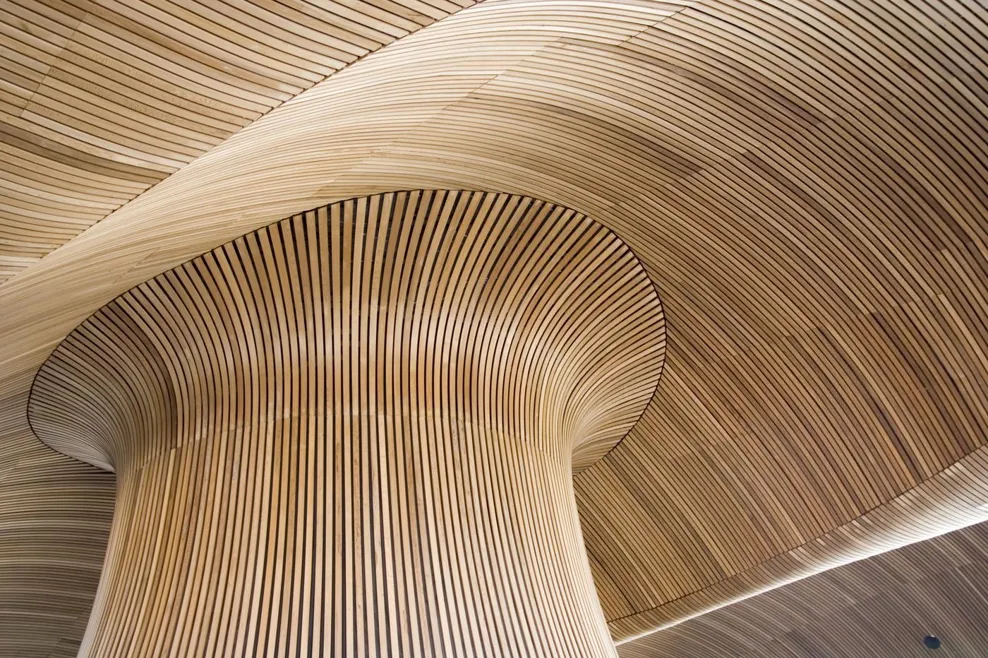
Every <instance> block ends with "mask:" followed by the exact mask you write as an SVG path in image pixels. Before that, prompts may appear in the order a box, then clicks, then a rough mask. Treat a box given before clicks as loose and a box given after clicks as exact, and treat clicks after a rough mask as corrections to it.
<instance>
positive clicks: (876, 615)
mask: <svg viewBox="0 0 988 658" xmlns="http://www.w3.org/2000/svg"><path fill="white" fill-rule="evenodd" d="M986 576H988V526H986V525H985V524H978V525H975V526H971V527H970V528H967V529H964V530H958V531H957V532H954V533H951V534H948V535H944V536H942V537H938V538H936V539H931V540H929V541H926V542H922V543H919V544H913V545H911V546H907V547H905V548H901V549H898V550H896V551H891V552H889V553H885V554H883V555H879V556H877V557H873V558H870V559H868V560H864V561H861V562H857V563H855V564H852V565H848V566H844V567H840V568H838V569H834V570H832V571H828V572H826V573H824V574H821V575H818V576H813V577H811V578H807V579H805V580H801V581H799V582H796V583H793V584H792V585H789V586H787V587H783V588H780V589H777V590H775V591H772V592H769V593H767V594H765V595H763V596H759V597H756V598H754V599H750V600H748V601H745V602H743V603H738V604H736V605H732V606H729V607H726V608H723V609H721V610H718V611H717V612H714V613H711V614H709V615H704V616H702V617H698V618H696V619H693V620H691V621H687V622H685V623H683V624H680V625H679V626H676V627H675V628H671V629H669V630H668V631H663V632H661V633H655V634H654V635H650V636H648V637H646V638H643V639H641V640H638V641H636V642H630V643H628V644H625V645H622V646H621V648H620V650H619V651H618V654H619V655H620V656H621V658H658V657H659V656H677V657H679V658H705V657H707V656H722V657H724V658H742V657H749V656H750V657H755V656H758V657H759V658H761V657H764V658H799V657H803V656H827V657H828V658H830V657H832V658H875V657H880V658H884V657H886V656H889V657H892V656H896V657H900V658H930V657H931V656H937V658H939V657H940V656H944V657H945V658H968V657H972V656H983V655H986V654H988V598H986V592H988V582H986ZM931 634H932V635H936V636H937V637H938V638H940V640H941V641H942V643H943V644H942V646H941V647H940V649H939V650H937V651H930V650H929V649H927V648H926V647H924V646H923V638H924V637H925V636H927V635H931Z"/></svg>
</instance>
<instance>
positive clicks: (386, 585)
mask: <svg viewBox="0 0 988 658" xmlns="http://www.w3.org/2000/svg"><path fill="white" fill-rule="evenodd" d="M663 327H664V325H663V317H662V309H661V306H660V304H659V301H658V298H657V296H656V294H655V290H654V288H653V287H652V283H651V281H650V280H649V278H648V276H647V274H646V273H645V271H644V270H643V269H642V268H641V265H640V263H639V262H638V261H637V259H636V258H635V257H634V255H633V254H632V253H631V252H630V251H629V250H628V249H627V248H626V247H625V246H624V245H623V244H622V243H621V242H620V241H619V240H617V239H616V238H615V237H614V235H613V234H612V233H610V232H609V231H607V230H606V229H604V228H603V227H601V226H599V225H597V224H594V223H593V222H591V221H590V220H589V219H587V218H586V217H585V216H582V215H580V214H578V213H575V212H573V211H571V210H567V209H564V208H560V207H557V206H552V205H550V204H545V203H542V202H538V201H534V200H532V199H530V198H524V197H518V196H510V195H501V194H486V193H459V192H411V193H398V194H386V195H382V196H374V197H371V198H369V199H367V198H362V199H357V200H351V201H347V202H344V203H337V204H333V205H331V206H329V207H322V208H319V209H317V210H313V211H309V212H306V213H304V214H302V215H298V216H295V217H293V218H290V219H288V220H285V221H283V222H280V223H278V224H275V225H273V226H270V227H268V228H266V229H263V230H261V231H259V232H256V233H252V234H249V235H247V236H245V237H243V238H240V239H237V240H235V241H234V242H232V243H229V244H227V245H224V246H223V247H220V248H218V249H216V250H214V251H212V252H210V253H208V254H206V255H203V256H201V257H199V258H196V259H195V260H193V261H190V262H188V263H186V264H184V265H182V266H181V267H179V268H177V269H175V270H172V271H169V272H167V273H165V274H162V275H160V276H158V277H156V278H155V279H153V280H152V281H149V282H147V283H145V284H142V285H141V286H139V287H137V288H136V289H134V290H132V291H130V292H128V293H126V294H125V295H123V296H122V297H120V298H118V299H117V300H115V301H113V302H112V303H111V304H110V305H108V306H107V307H105V308H103V309H101V310H100V311H99V312H98V313H97V314H96V315H95V316H93V317H92V318H90V319H89V320H87V321H86V322H85V323H84V324H83V325H82V326H81V327H79V328H78V329H77V330H76V331H74V332H73V333H72V334H71V335H70V336H69V337H68V338H67V339H66V340H65V341H64V342H63V343H62V345H61V346H60V347H59V348H58V349H57V350H56V351H55V353H54V354H53V355H52V357H51V358H50V359H49V360H48V362H47V363H46V364H45V366H44V367H43V368H42V370H41V372H40V373H39V375H38V378H37V380H36V382H35V386H34V390H33V393H32V399H31V403H30V419H31V423H32V426H33V427H34V430H35V431H36V432H37V433H38V436H39V437H40V438H41V439H42V440H43V441H45V442H47V443H49V445H52V446H55V447H57V448H58V449H59V450H60V451H62V452H65V453H67V454H71V455H73V456H76V457H78V458H80V459H87V460H91V461H94V462H96V463H99V464H102V465H105V466H109V467H112V468H113V469H114V470H115V471H116V472H117V474H118V478H119V479H118V493H117V509H116V514H115V520H114V527H113V531H112V534H111V538H110V543H109V547H108V550H107V561H106V565H105V567H104V571H103V578H102V581H101V585H100V589H99V592H98V594H97V597H96V603H95V606H94V611H93V616H92V618H91V621H90V625H89V628H88V631H87V634H86V637H85V639H84V640H83V642H82V646H81V649H80V652H79V655H80V656H92V657H102V656H107V657H109V656H123V655H135V656H145V655H166V654H167V655H197V656H199V655H223V656H258V655H293V656H298V655H303V656H310V655H311V656H325V655H330V656H365V655H367V656H379V655H380V656H423V657H425V656H429V657H432V656H474V655H490V656H495V655H496V656H519V657H522V656H535V655H545V656H560V657H562V656H573V657H574V658H576V657H588V656H613V655H614V650H613V644H612V642H611V639H610V636H609V634H608V631H607V626H606V624H605V623H604V618H603V615H602V613H601V610H600V607H599V604H598V603H597V600H596V596H595V595H594V591H593V582H592V580H591V578H590V570H589V565H588V563H587V561H586V557H585V554H584V551H583V544H582V539H581V537H580V530H579V524H578V520H577V516H576V505H575V499H574V497H573V491H572V472H573V469H580V468H582V467H585V466H587V465H589V464H590V463H592V462H594V461H596V460H597V459H599V458H600V457H601V456H602V455H603V454H604V453H606V452H607V451H608V450H610V448H611V447H612V446H613V445H614V444H615V443H616V442H617V441H619V440H620V439H621V438H622V437H623V436H624V435H625V434H626V433H627V432H628V430H629V429H630V428H631V427H632V426H633V425H634V423H635V422H636V421H637V419H638V418H639V416H640V415H641V413H642V411H643V410H644V408H645V406H646V405H647V404H648V402H649V400H650V399H651V397H652V394H653V392H654V390H655V386H656V383H657V381H658V377H659V374H660V371H661V367H662V357H663V351H664V335H663Z"/></svg>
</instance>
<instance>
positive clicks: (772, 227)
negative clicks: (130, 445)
mask: <svg viewBox="0 0 988 658" xmlns="http://www.w3.org/2000/svg"><path fill="white" fill-rule="evenodd" d="M986 33H988V9H986V7H985V6H984V3H981V2H975V1H973V0H958V1H957V2H940V1H939V0H936V1H934V0H902V1H899V0H897V1H895V2H892V1H891V0H879V1H872V0H867V1H866V0H828V1H826V2H825V1H824V0H758V1H755V0H704V1H702V2H700V1H697V2H672V3H660V2H635V1H632V0H605V1H603V2H578V1H574V2H566V3H558V2H550V1H549V0H535V1H532V2H513V1H509V0H488V1H486V2H484V3H482V4H480V5H478V6H475V7H470V8H467V9H464V10H463V11H461V12H458V13H457V14H456V15H453V16H450V17H449V18H446V19H443V20H441V21H438V22H436V23H435V24H433V25H430V26H428V27H426V28H424V29H422V30H419V31H418V32H416V33H414V34H411V35H409V36H407V37H404V38H402V39H400V40H398V41H396V42H395V43H392V44H390V45H388V46H386V47H383V48H381V49H380V50H378V51H377V52H375V53H373V54H371V55H369V56H367V57H365V58H363V59H362V60H360V61H358V62H355V63H354V64H352V65H351V66H348V67H346V68H345V69H343V70H341V71H339V72H338V73H336V74H334V75H332V76H330V77H329V78H328V79H327V80H326V81H324V82H323V83H320V84H318V85H315V86H314V87H313V88H312V89H310V90H308V91H306V92H303V93H301V94H299V95H298V96H297V97H295V98H294V99H292V100H291V101H289V102H286V103H285V104H283V105H282V106H280V107H279V108H276V109H275V110H272V111H271V112H269V113H268V114H267V115H265V116H264V117H262V118H261V119H258V120H257V121H256V122H254V123H253V124H251V125H250V126H249V127H247V128H246V129H244V130H242V131H240V132H238V133H236V134H235V135H233V136H232V137H230V138H229V139H227V140H225V141H224V142H223V143H222V144H220V145H218V146H216V147H215V148H214V149H213V150H212V151H211V152H210V153H208V154H207V155H206V156H204V157H202V158H199V159H197V160H195V161H194V162H192V163H190V164H189V165H187V166H186V167H184V168H182V169H181V170H179V171H178V172H176V173H175V174H173V175H171V176H169V177H168V178H167V179H165V180H164V181H162V182H161V183H160V184H158V185H156V186H155V187H154V188H153V189H151V190H148V191H147V192H145V193H143V194H141V195H140V196H138V197H137V198H136V199H134V200H133V201H132V202H130V203H127V204H126V205H124V206H123V207H122V208H120V209H119V210H118V211H117V212H115V213H114V214H113V215H112V216H110V217H108V218H106V219H105V220H104V221H102V222H100V223H99V224H96V225H95V226H93V227H92V228H90V229H89V230H87V231H86V232H85V233H84V234H83V235H80V236H79V237H78V238H77V239H74V240H71V241H69V242H68V243H66V244H65V245H64V246H63V247H61V248H59V249H57V250H55V251H54V252H52V253H51V254H49V256H47V257H46V258H44V259H43V260H42V261H41V262H39V263H37V264H36V265H35V266H33V267H31V268H28V269H27V270H24V271H23V272H21V273H20V274H18V275H17V276H14V277H13V278H11V279H10V280H9V281H7V283H5V284H4V285H3V286H2V288H0V336H2V337H3V340H0V409H2V410H3V411H4V413H5V414H7V413H8V411H9V413H10V414H13V413H14V412H15V411H19V413H23V405H24V400H25V396H26V392H27V390H28V388H29V386H30V384H31V381H32V379H33V378H34V375H35V373H36V372H37V370H38V368H39V367H40V366H41V364H42V363H43V361H44V360H45V358H47V356H48V355H49V353H50V352H51V350H53V349H54V348H55V346H56V345H58V343H59V342H60V341H61V340H62V339H63V338H64V337H65V336H66V335H67V334H68V333H69V332H70V331H71V330H72V329H73V328H74V327H76V326H77V325H78V324H79V323H80V322H82V321H83V320H84V319H85V318H86V317H88V316H89V315H91V314H92V313H93V312H95V311H96V310H97V309H99V308H100V307H101V306H103V305H104V304H106V303H107V302H108V301H110V300H111V299H113V298H114V297H116V296H117V295H119V294H121V293H123V292H125V291H126V290H128V289H130V288H132V287H133V286H135V285H137V284H140V283H142V282H144V281H146V280H148V279H149V278H152V277H154V276H157V275H158V274H160V273H161V272H163V271H166V270H168V269H171V268H173V267H175V266H176V265H178V264H180V263H182V262H184V261H186V260H188V259H190V258H194V257H196V256H198V255H199V254H201V253H203V252H206V251H208V250H210V249H213V248H214V247H216V246H217V245H219V244H222V243H224V242H226V241H229V240H232V239H234V238H236V237H238V236H240V235H243V234H244V233H247V232H249V231H252V230H255V229H257V228H259V227H261V226H264V225H267V224H269V223H271V222H274V221H278V220H279V219H281V218H284V217H287V216H290V215H293V214H295V213H298V212H302V211H304V210H306V209H308V208H313V207H317V206H320V205H322V204H327V203H331V202H334V201H338V200H340V199H346V198H351V197H354V196H359V195H369V194H375V193H379V192H385V191H389V190H396V189H431V188H455V189H484V190H490V191H503V192H507V193H515V194H521V195H529V196H532V197H535V198H540V199H545V200H547V201H550V202H553V203H556V204H559V205H562V206H565V207H569V208H573V209H575V210H577V211H579V212H581V213H583V214H585V215H587V216H589V217H592V218H593V219H594V220H596V221H598V222H599V223H601V224H602V225H604V226H606V227H608V228H610V229H611V230H612V231H614V232H615V234H616V235H617V236H618V237H619V238H621V239H622V240H623V241H624V242H625V243H626V244H628V245H629V246H630V247H631V248H632V249H633V250H634V252H635V253H636V254H637V255H638V257H639V259H640V260H641V262H642V263H643V265H644V266H645V268H646V270H647V271H648V273H649V275H650V277H651V278H652V280H653V281H654V283H655V285H656V287H657V288H658V289H659V291H660V293H661V295H662V299H663V305H664V308H665V312H666V316H667V319H668V323H669V327H668V329H669V354H668V358H667V362H666V366H665V370H664V375H663V379H662V382H661V384H660V387H659V391H658V394H657V396H656V398H655V402H654V403H653V404H652V405H651V406H650V408H649V410H648V411H647V413H646V414H645V416H644V418H643V419H642V421H641V422H640V423H639V424H638V425H637V426H636V428H635V429H634V431H633V432H632V434H631V435H630V436H629V437H628V438H627V439H626V440H625V441H623V442H622V443H621V445H620V446H619V447H618V448H617V449H615V450H613V451H612V452H611V453H610V454H609V455H608V456H607V457H605V458H604V459H602V460H601V461H599V462H598V463H597V464H596V465H595V466H593V467H591V468H589V469H587V470H585V471H583V472H582V473H581V474H579V475H577V477H576V483H575V493H576V496H577V499H578V504H579V507H580V513H581V524H582V528H583V533H584V538H585V541H586V546H587V549H588V556H589V559H590V562H591V568H592V570H593V573H594V579H595V582H596V584H597V587H598V592H599V593H600V596H601V604H602V606H603V608H604V611H605V614H606V616H607V618H608V619H609V620H610V621H611V624H610V626H611V629H612V634H613V635H614V637H615V639H617V640H626V639H628V638H631V637H635V636H637V635H639V634H641V633H647V632H649V631H652V630H655V629H657V628H662V627H665V626H667V625H668V624H671V623H675V622H676V621H681V620H683V619H687V618H690V617H692V616H694V615H696V614H699V613H701V612H704V611H709V610H712V609H715V608H717V607H719V606H721V605H723V604H724V603H727V602H731V601H736V600H738V599H741V598H744V597H745V596H750V595H753V594H759V593H762V592H764V591H765V590H766V589H768V588H771V587H774V586H777V585H781V584H785V583H789V582H791V581H792V580H793V579H794V578H800V577H804V576H807V575H810V574H812V573H816V572H817V571H818V570H820V569H826V568H830V567H833V566H838V565H840V564H843V563H845V562H846V561H847V560H850V559H856V558H862V557H868V556H869V555H874V554H875V553H876V552H880V551H885V550H890V549H893V548H895V547H897V546H901V545H903V544H906V543H909V542H913V541H918V540H921V539H923V538H926V537H930V536H934V535H937V534H940V533H942V532H944V531H946V530H949V529H952V528H957V527H961V526H963V525H966V524H970V523H973V522H975V521H977V520H979V519H983V518H984V516H985V514H984V512H982V511H979V509H978V507H977V506H976V505H974V504H975V503H976V502H977V501H978V498H977V496H978V495H979V494H978V493H977V492H978V491H983V490H984V483H985V481H986V480H988V478H986V473H985V469H984V467H983V453H982V452H981V451H982V450H983V446H984V444H985V441H984V436H985V425H986V415H988V400H986V399H985V394H984V391H985V390H988V387H986V386H985V384H986V383H988V359H986V356H985V355H986V354H988V341H986V335H988V332H986V330H985V322H984V318H985V317H986V316H988V313H986V299H988V290H986V288H988V286H986V281H988V272H986V259H985V255H986V238H988V230H986V224H988V222H986V221H985V218H986V216H988V197H986V189H988V185H986V180H985V178H986V177H985V166H984V163H985V161H986V158H985V156H986V151H988V149H986V143H985V140H986V137H985V136H986V134H988V131H986V124H988V120H986V119H988V117H986V114H988V109H986V108H988V106H986V103H985V90H986V89H988V80H986V75H988V66H986V62H988V52H986V48H988V46H986V38H985V35H986ZM21 438H23V437H20V436H19V439H21ZM27 438H30V436H29V435H28V437H27ZM981 502H985V501H981ZM972 505H974V506H972ZM808 551H812V554H811V555H810V557H811V560H810V566H807V565H806V564H804V562H802V561H801V560H802V559H803V557H804V555H806V553H807V552H808Z"/></svg>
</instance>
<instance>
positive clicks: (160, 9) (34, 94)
mask: <svg viewBox="0 0 988 658" xmlns="http://www.w3.org/2000/svg"><path fill="white" fill-rule="evenodd" d="M472 1H473V0H367V1H364V0H359V1H356V2H349V1H343V2H336V1H333V2H310V1H309V0H299V1H297V2H294V1H293V2H287V3H281V2H234V3H215V2H177V1H171V0H139V1H136V2H135V1H133V0H125V1H120V0H4V2H2V3H0V27H2V32H0V284H2V283H3V281H4V280H5V279H7V278H9V277H10V276H13V275H14V274H16V273H17V272H18V271H20V270H21V269H23V268H25V267H27V266H29V265H30V264H31V263H33V262H35V261H37V260H38V259H39V258H41V257H42V256H44V255H45V254H47V253H48V252H49V251H51V250H52V249H55V248H56V247H58V246H59V245H61V244H62V243H64V242H65V241H67V240H70V239H71V238H73V237H75V236H76V235H77V234H78V233H80V232H81V231H83V230H84V229H86V228H87V227H88V226H90V225H92V224H93V223H95V222H97V221H99V220H100V219H102V218H103V217H105V216H106V215H107V214H109V213H111V212H112V211H114V210H116V209H117V208H118V207H120V206H121V205H122V204H124V203H126V202H127V201H129V200H130V199H132V198H134V197H135V196H136V195H138V194H140V193H141V192H143V191H144V190H146V189H148V188H149V187H150V186H152V185H154V184H155V183H157V182H159V181H161V180H162V179H164V178H165V177H166V176H168V175H169V174H171V173H172V172H174V171H176V170H177V169H179V168H180V167H182V166H184V165H186V164H188V163H189V162H191V161H192V160H194V159H195V158H197V157H198V156H200V155H202V154H203V153H205V152H206V151H208V150H209V149H210V148H212V147H214V146H216V145H217V144H219V143H221V142H222V141H223V140H224V139H226V138H227V137H229V136H230V135H231V134H233V133H234V132H236V131H237V130H240V129H241V128H243V127H244V126H246V125H247V124H249V123H250V122H251V121H253V120H255V119H257V118H258V117H260V116H262V115H263V114H264V113H266V112H267V111H269V110H270V109H271V108H274V107H277V106H278V105H280V104H281V103H283V102H285V101H286V100H288V99H290V98H292V97H293V96H295V95H296V94H298V93H299V92H301V91H303V90H305V89H308V88H309V87H311V86H312V85H313V84H315V83H317V82H319V81H320V80H323V79H324V78H326V76H328V75H331V74H332V73H334V72H335V71H338V70H340V69H341V68H343V67H344V66H346V65H348V64H350V63H352V62H354V61H356V60H357V59H359V58H361V57H363V56H364V55H366V54H367V53H369V52H372V51H374V50H377V49H378V48H380V47H381V46H383V45H385V44H388V43H390V42H392V41H394V40H395V39H399V38H401V37H403V36H405V35H407V34H409V33H411V32H414V31H415V30H418V29H419V28H421V27H422V26H424V25H428V24H429V23H431V22H433V21H435V20H437V19H440V18H443V17H445V16H447V15H449V14H450V13H452V12H455V11H457V10H459V9H461V8H463V7H465V6H468V5H470V4H472Z"/></svg>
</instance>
